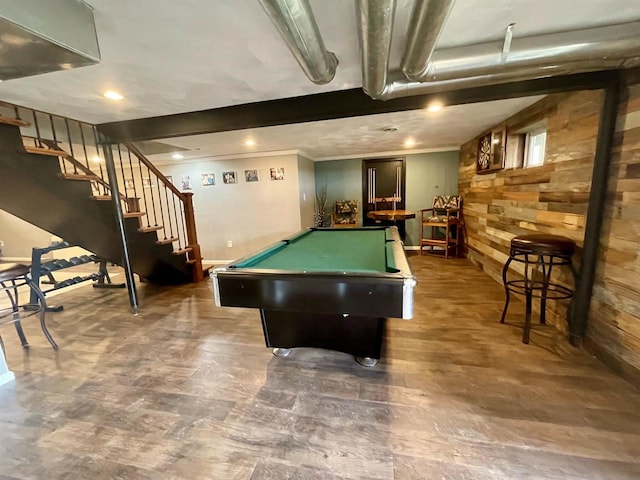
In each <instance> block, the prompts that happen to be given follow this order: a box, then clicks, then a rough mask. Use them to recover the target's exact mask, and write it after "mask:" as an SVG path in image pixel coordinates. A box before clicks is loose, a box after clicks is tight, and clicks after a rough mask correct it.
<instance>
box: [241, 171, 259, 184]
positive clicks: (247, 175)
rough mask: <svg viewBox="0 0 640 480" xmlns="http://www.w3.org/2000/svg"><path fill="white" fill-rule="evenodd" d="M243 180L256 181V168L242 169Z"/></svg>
mask: <svg viewBox="0 0 640 480" xmlns="http://www.w3.org/2000/svg"><path fill="white" fill-rule="evenodd" d="M244 180H245V182H257V181H258V170H245V171H244Z"/></svg>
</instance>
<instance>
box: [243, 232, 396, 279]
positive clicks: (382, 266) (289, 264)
mask: <svg viewBox="0 0 640 480" xmlns="http://www.w3.org/2000/svg"><path fill="white" fill-rule="evenodd" d="M386 240H387V234H386V230H385V229H372V230H366V229H365V230H355V229H354V230H351V229H340V230H314V231H310V232H307V233H305V234H303V235H300V236H298V237H295V238H294V239H293V240H292V241H291V242H290V243H289V245H285V246H284V247H281V248H280V247H276V248H271V249H269V250H268V251H265V252H260V253H259V254H257V255H255V256H253V257H251V258H249V259H247V261H245V262H242V263H241V264H238V265H237V267H239V268H263V269H279V270H296V271H300V270H304V271H345V272H347V271H349V272H371V271H375V272H387V271H390V270H391V271H395V270H394V267H395V265H394V264H393V255H392V254H391V252H390V251H389V250H388V249H387V248H386ZM387 256H389V258H390V262H391V265H388V264H387Z"/></svg>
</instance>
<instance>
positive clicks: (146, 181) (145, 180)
mask: <svg viewBox="0 0 640 480" xmlns="http://www.w3.org/2000/svg"><path fill="white" fill-rule="evenodd" d="M142 186H143V187H144V188H153V183H151V179H150V178H143V179H142Z"/></svg>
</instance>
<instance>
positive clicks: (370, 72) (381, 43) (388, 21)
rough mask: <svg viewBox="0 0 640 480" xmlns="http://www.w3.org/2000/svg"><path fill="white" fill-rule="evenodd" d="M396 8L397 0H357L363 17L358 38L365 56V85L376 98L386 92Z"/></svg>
mask: <svg viewBox="0 0 640 480" xmlns="http://www.w3.org/2000/svg"><path fill="white" fill-rule="evenodd" d="M395 11H396V0H358V1H357V2H356V14H357V16H358V18H359V19H360V22H358V37H359V39H360V54H361V56H362V88H363V89H364V91H365V92H366V93H367V95H369V96H370V97H372V98H378V97H380V96H382V95H384V94H385V93H386V89H387V70H388V67H389V56H390V53H391V34H392V33H393V19H394V16H395Z"/></svg>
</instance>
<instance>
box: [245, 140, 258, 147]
mask: <svg viewBox="0 0 640 480" xmlns="http://www.w3.org/2000/svg"><path fill="white" fill-rule="evenodd" d="M244 144H245V145H246V146H247V147H253V146H254V145H255V144H256V142H255V140H253V139H252V138H248V139H246V140H245V141H244Z"/></svg>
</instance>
